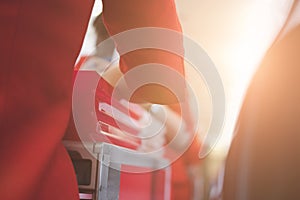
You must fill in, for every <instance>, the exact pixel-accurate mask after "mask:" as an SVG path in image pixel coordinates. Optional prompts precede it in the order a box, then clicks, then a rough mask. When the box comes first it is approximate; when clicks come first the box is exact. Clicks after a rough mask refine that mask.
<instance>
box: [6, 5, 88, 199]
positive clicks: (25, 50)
mask: <svg viewBox="0 0 300 200" xmlns="http://www.w3.org/2000/svg"><path fill="white" fill-rule="evenodd" d="M92 4H93V2H91V1H82V0H69V1H68V0H66V1H58V0H51V1H50V0H49V1H37V0H36V1H34V0H26V1H17V0H9V1H1V3H0V27H1V32H0V38H1V45H0V60H1V73H0V76H1V78H0V81H1V84H0V102H1V103H0V123H1V125H0V130H1V132H0V149H1V150H0V177H1V179H0V188H1V199H10V200H14V199H16V200H20V199H43V200H47V199H64V200H65V199H70V200H72V199H78V191H77V185H76V178H75V173H74V171H73V167H72V164H71V161H70V159H69V157H68V155H67V153H66V151H65V149H64V147H62V144H61V143H60V141H61V138H62V136H63V134H64V132H65V128H66V126H67V122H68V118H69V112H70V104H71V87H72V81H71V80H72V75H73V66H74V63H75V60H76V58H77V56H78V53H79V50H80V47H81V44H82V40H83V37H84V33H85V31H86V27H87V23H88V19H89V15H90V11H91V8H92Z"/></svg>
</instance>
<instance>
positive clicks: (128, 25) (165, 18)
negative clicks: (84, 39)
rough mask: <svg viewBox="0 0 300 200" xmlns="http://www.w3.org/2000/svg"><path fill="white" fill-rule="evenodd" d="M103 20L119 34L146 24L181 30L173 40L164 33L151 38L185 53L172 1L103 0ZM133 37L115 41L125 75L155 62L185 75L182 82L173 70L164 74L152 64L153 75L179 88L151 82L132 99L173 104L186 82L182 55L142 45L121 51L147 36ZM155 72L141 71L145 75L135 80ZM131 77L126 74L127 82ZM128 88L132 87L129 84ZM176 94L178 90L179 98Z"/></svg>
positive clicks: (183, 89) (181, 92) (141, 88)
mask: <svg viewBox="0 0 300 200" xmlns="http://www.w3.org/2000/svg"><path fill="white" fill-rule="evenodd" d="M103 20H104V23H105V25H106V28H107V30H108V32H109V34H110V35H116V34H119V33H122V32H123V31H127V30H132V29H136V28H143V27H155V28H158V29H159V28H163V29H164V30H167V29H169V30H171V32H174V31H176V32H178V33H179V34H178V35H179V36H178V37H177V36H175V37H173V39H170V37H171V36H170V37H168V35H164V34H162V35H155V34H152V35H151V36H150V37H151V39H152V40H153V39H154V40H153V41H154V43H157V42H158V43H160V42H162V43H164V45H166V46H170V47H171V46H172V47H171V48H173V49H176V51H177V52H180V54H183V43H182V36H181V34H180V33H181V32H182V31H181V26H180V23H179V20H178V17H177V13H176V8H175V4H174V1H173V0H151V1H140V0H128V1H124V0H103ZM171 32H170V33H171ZM134 34H135V33H134ZM149 34H150V33H149ZM133 38H134V41H130V40H126V39H124V40H122V39H121V40H115V43H116V46H117V49H118V51H119V53H120V54H121V57H120V69H121V71H122V73H123V74H126V73H127V72H128V71H130V70H131V69H133V68H135V67H138V66H141V65H144V64H149V63H156V66H157V64H159V65H164V66H166V67H168V68H169V69H170V71H173V72H174V73H175V74H178V75H180V77H182V78H181V80H180V81H175V80H174V76H172V74H173V73H162V70H160V69H158V68H154V67H153V70H154V73H153V74H155V76H159V79H160V80H162V81H166V82H168V83H170V84H173V83H174V84H175V88H176V91H174V90H173V89H174V85H173V86H170V85H165V86H161V85H159V84H155V83H151V84H147V85H143V86H142V87H140V88H138V89H137V90H136V91H135V93H134V94H133V95H132V96H131V101H134V102H139V103H140V102H143V101H148V102H152V103H160V104H170V103H175V102H177V101H178V98H181V97H184V96H185V95H184V93H185V84H182V80H184V66H183V58H182V57H181V56H180V55H178V54H175V53H174V52H170V51H167V50H166V49H165V50H162V49H158V48H141V49H136V50H133V51H130V52H126V53H124V54H122V50H124V49H126V48H128V47H129V46H132V45H133V44H132V43H135V42H137V43H139V44H141V43H143V42H146V40H147V39H148V38H147V37H146V36H145V34H137V35H134V36H133ZM166 41H167V42H166ZM166 43H167V44H166ZM154 65H155V64H154ZM150 67H151V65H150ZM148 69H149V68H148ZM155 70H156V71H155ZM153 74H152V75H151V74H150V75H149V73H148V74H147V73H145V74H143V73H142V75H141V76H139V77H136V79H141V78H145V76H146V75H147V76H148V77H149V76H153ZM175 76H176V75H175ZM172 77H173V78H172ZM153 78H154V76H153ZM156 78H157V77H156ZM130 79H131V80H128V79H127V80H126V77H125V80H126V83H127V84H128V82H129V81H132V79H135V78H132V77H131V78H130ZM150 79H151V77H150ZM170 79H173V80H174V81H173V82H172V81H171V82H170ZM153 80H154V81H153V82H155V81H156V80H157V79H153ZM129 87H132V86H131V85H130V84H129ZM174 93H176V95H177V97H176V96H175V95H174Z"/></svg>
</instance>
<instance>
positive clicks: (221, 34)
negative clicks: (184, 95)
mask: <svg viewBox="0 0 300 200" xmlns="http://www.w3.org/2000/svg"><path fill="white" fill-rule="evenodd" d="M292 3H293V0H226V1H219V0H189V1H182V0H176V7H177V12H178V15H179V19H180V22H181V25H182V28H183V33H184V34H185V35H186V36H188V37H189V38H191V39H192V40H194V41H195V42H197V43H198V44H199V45H200V46H201V47H202V48H203V49H204V50H205V51H206V52H207V54H208V55H209V57H210V58H211V59H212V61H213V62H214V63H215V66H216V67H217V70H218V72H219V74H220V76H221V79H222V81H223V84H224V88H225V95H226V120H225V123H224V127H223V130H222V135H221V138H220V140H219V141H218V143H217V145H216V147H215V148H214V150H213V152H212V153H211V154H210V155H209V156H208V157H207V158H205V161H204V165H203V172H204V173H203V174H204V176H205V179H206V181H205V182H206V184H209V182H210V180H213V179H214V177H215V176H216V173H217V171H218V169H219V168H220V167H221V166H222V165H221V163H222V162H223V161H224V159H225V158H226V154H227V151H228V147H229V145H230V142H231V140H232V137H233V135H234V128H235V125H236V120H237V117H238V113H239V110H240V107H241V104H242V101H243V97H244V95H245V92H246V90H247V87H248V84H249V81H250V80H251V77H252V75H253V73H254V72H255V70H256V68H257V66H258V65H259V63H260V61H261V59H262V57H263V55H264V53H265V52H266V50H267V49H268V48H269V47H270V45H271V44H272V42H273V41H274V39H275V38H276V36H277V34H278V33H279V31H280V30H281V28H282V26H283V24H284V23H285V20H286V18H287V16H288V13H289V11H290V8H291V5H292ZM133 6H134V5H133ZM101 11H102V3H101V0H96V1H95V5H94V9H93V13H92V18H91V20H90V25H89V28H88V31H87V33H86V37H85V40H84V44H83V47H82V50H81V53H80V56H81V55H89V54H91V53H92V52H93V51H94V46H95V42H96V35H95V32H94V29H93V27H92V22H93V20H94V18H95V17H96V16H97V15H98V14H99V13H101ZM189 69H190V68H188V69H187V72H186V73H187V79H188V80H189V81H190V82H191V85H192V87H193V89H194V90H195V92H196V94H197V97H198V98H199V99H200V101H199V107H200V108H201V109H200V116H198V117H197V118H198V119H199V124H200V131H199V137H203V134H205V132H206V131H207V130H208V129H209V126H210V120H211V109H212V105H211V100H210V95H209V92H208V91H207V89H205V82H204V81H203V80H202V79H201V77H199V76H195V75H194V74H195V73H193V71H192V70H189ZM199 86H201V87H199ZM202 86H203V87H202ZM206 187H208V186H206Z"/></svg>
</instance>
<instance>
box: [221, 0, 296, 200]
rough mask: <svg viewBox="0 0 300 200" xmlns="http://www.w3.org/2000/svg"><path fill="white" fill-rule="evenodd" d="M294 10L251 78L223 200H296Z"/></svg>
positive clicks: (228, 170)
mask: <svg viewBox="0 0 300 200" xmlns="http://www.w3.org/2000/svg"><path fill="white" fill-rule="evenodd" d="M299 24H300V4H299V1H295V3H294V6H293V8H292V13H291V14H290V17H289V18H288V22H287V26H285V28H284V29H283V31H282V32H281V34H280V35H279V37H278V38H279V39H278V40H277V41H275V43H274V44H273V46H272V47H271V48H270V49H269V51H268V52H267V54H266V55H265V58H264V59H263V61H262V63H261V66H260V68H259V70H258V71H257V73H256V74H255V76H254V78H253V80H252V83H251V85H250V88H249V90H248V93H247V96H246V99H245V102H244V105H243V107H242V110H241V113H240V117H239V124H238V126H237V135H236V136H235V138H234V140H233V142H232V145H231V148H230V151H229V155H228V159H227V163H226V169H225V179H224V191H223V199H224V200H241V199H242V200H256V199H257V200H260V199H264V200H282V199H300V192H299V188H300V170H299V169H300V157H299V153H300V123H299V119H300V104H299V102H300V92H299V91H300V88H299V87H300V79H299V74H300V67H299V66H300V58H299V52H300V26H299Z"/></svg>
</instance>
